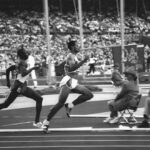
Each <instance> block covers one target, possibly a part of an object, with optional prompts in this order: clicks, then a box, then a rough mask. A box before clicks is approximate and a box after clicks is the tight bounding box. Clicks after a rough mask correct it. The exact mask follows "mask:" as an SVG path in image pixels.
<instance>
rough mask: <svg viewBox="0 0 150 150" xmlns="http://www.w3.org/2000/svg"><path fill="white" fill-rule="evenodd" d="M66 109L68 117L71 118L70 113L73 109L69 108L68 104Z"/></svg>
mask: <svg viewBox="0 0 150 150" xmlns="http://www.w3.org/2000/svg"><path fill="white" fill-rule="evenodd" d="M65 109H66V115H67V117H68V118H70V113H71V110H72V108H69V107H68V104H65Z"/></svg>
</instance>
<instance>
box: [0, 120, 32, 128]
mask: <svg viewBox="0 0 150 150" xmlns="http://www.w3.org/2000/svg"><path fill="white" fill-rule="evenodd" d="M28 123H33V121H28V122H20V123H11V124H6V125H2V127H8V126H16V125H21V124H28Z"/></svg>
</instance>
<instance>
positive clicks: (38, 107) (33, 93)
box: [22, 87, 43, 123]
mask: <svg viewBox="0 0 150 150" xmlns="http://www.w3.org/2000/svg"><path fill="white" fill-rule="evenodd" d="M22 95H24V96H26V97H28V98H31V99H33V100H35V101H36V116H35V123H37V122H39V121H40V114H41V110H42V101H43V97H41V96H40V95H39V94H38V93H37V92H36V91H34V90H33V89H31V88H29V87H26V88H25V90H23V91H22Z"/></svg>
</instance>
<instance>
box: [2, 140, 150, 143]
mask: <svg viewBox="0 0 150 150" xmlns="http://www.w3.org/2000/svg"><path fill="white" fill-rule="evenodd" d="M29 140H30V141H28V140H25V141H18V140H11V141H0V143H14V142H15V143H24V142H25V143H39V142H42V143H43V142H44V143H47V142H56V143H57V142H66V143H71V142H149V141H150V140H134V139H129V140H96V139H94V140H86V139H84V140H31V139H29Z"/></svg>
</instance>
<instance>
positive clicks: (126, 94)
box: [104, 70, 139, 124]
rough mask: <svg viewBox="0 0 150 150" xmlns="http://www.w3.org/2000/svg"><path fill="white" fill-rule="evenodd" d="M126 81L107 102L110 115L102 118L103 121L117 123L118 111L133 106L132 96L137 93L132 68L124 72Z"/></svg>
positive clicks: (135, 76)
mask: <svg viewBox="0 0 150 150" xmlns="http://www.w3.org/2000/svg"><path fill="white" fill-rule="evenodd" d="M124 74H125V77H126V78H127V81H124V82H123V84H122V89H121V91H120V92H119V93H118V94H117V96H116V98H115V99H114V100H111V101H109V102H108V106H109V110H110V116H109V117H108V118H106V119H105V120H104V123H111V124H113V123H117V122H118V120H119V117H118V111H120V110H123V109H125V108H126V107H127V106H133V105H134V103H135V101H134V97H136V96H137V95H138V94H139V86H138V85H137V75H136V73H135V72H134V71H133V70H128V71H126V72H124Z"/></svg>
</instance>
